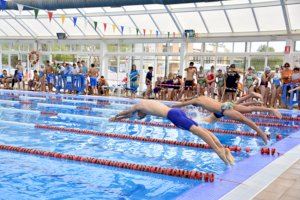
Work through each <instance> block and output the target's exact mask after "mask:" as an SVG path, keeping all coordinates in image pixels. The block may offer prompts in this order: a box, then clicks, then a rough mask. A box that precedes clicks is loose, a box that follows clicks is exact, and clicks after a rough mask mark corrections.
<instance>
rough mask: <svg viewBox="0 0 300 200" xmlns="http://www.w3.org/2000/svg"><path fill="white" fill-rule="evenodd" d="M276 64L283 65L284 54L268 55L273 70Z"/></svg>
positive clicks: (269, 64)
mask: <svg viewBox="0 0 300 200" xmlns="http://www.w3.org/2000/svg"><path fill="white" fill-rule="evenodd" d="M276 65H279V66H281V65H283V56H270V57H268V66H270V67H271V68H272V70H274V69H275V66H276Z"/></svg>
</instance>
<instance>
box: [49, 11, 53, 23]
mask: <svg viewBox="0 0 300 200" xmlns="http://www.w3.org/2000/svg"><path fill="white" fill-rule="evenodd" d="M52 17H53V12H49V11H48V18H49V21H50V22H51V20H52Z"/></svg>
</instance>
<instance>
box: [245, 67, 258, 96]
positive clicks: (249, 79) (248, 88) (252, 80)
mask: <svg viewBox="0 0 300 200" xmlns="http://www.w3.org/2000/svg"><path fill="white" fill-rule="evenodd" d="M253 71H254V68H253V67H249V68H248V72H247V73H246V74H245V77H244V81H243V85H244V91H245V93H246V94H250V93H251V92H254V88H255V84H257V83H258V78H257V76H256V75H255V74H254V73H253Z"/></svg>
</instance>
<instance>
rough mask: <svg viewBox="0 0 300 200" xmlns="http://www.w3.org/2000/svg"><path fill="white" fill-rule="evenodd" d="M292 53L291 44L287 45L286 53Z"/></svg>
mask: <svg viewBox="0 0 300 200" xmlns="http://www.w3.org/2000/svg"><path fill="white" fill-rule="evenodd" d="M290 53H291V46H285V47H284V54H290Z"/></svg>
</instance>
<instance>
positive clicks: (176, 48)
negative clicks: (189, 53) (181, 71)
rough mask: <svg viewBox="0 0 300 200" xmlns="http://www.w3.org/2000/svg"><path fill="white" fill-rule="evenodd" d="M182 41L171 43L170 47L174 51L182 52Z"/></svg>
mask: <svg viewBox="0 0 300 200" xmlns="http://www.w3.org/2000/svg"><path fill="white" fill-rule="evenodd" d="M180 47H181V44H180V43H170V46H169V49H170V52H172V53H179V52H180Z"/></svg>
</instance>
